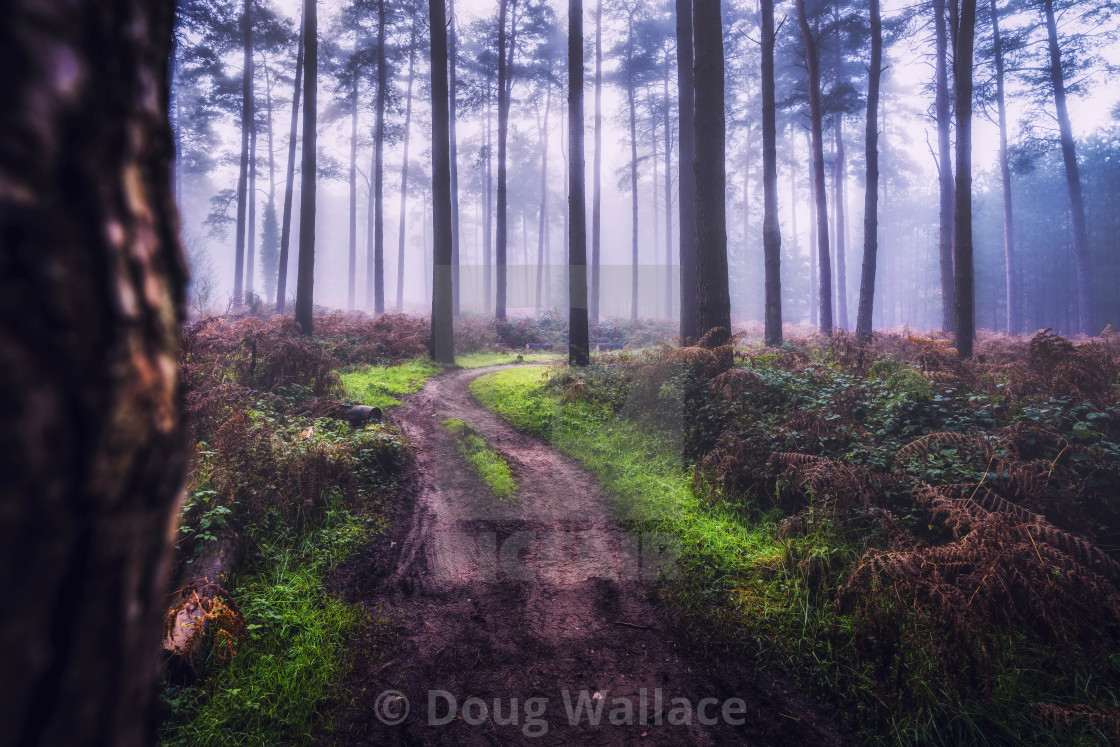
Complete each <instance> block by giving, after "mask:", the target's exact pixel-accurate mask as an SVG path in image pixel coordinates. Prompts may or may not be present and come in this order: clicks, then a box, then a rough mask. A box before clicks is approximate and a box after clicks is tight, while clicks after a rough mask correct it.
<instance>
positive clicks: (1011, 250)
mask: <svg viewBox="0 0 1120 747" xmlns="http://www.w3.org/2000/svg"><path fill="white" fill-rule="evenodd" d="M989 8H990V11H991V14H992V42H993V44H994V49H993V54H994V57H995V63H996V109H997V111H998V113H999V174H1000V182H1001V184H1002V186H1003V257H1004V264H1005V267H1006V278H1007V332H1008V334H1012V335H1016V334H1019V332H1020V330H1021V329H1022V318H1021V312H1020V310H1019V306H1020V303H1019V285H1018V282H1017V281H1016V279H1015V275H1016V272H1015V211H1014V203H1013V200H1012V197H1011V163H1010V161H1011V159H1010V158H1009V157H1008V149H1007V100H1006V96H1005V94H1004V77H1005V70H1004V59H1003V35H1002V34H1001V33H1000V28H999V8H998V7H997V4H996V0H990V1H989Z"/></svg>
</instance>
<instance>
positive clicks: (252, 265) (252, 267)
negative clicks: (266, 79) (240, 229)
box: [245, 93, 257, 294]
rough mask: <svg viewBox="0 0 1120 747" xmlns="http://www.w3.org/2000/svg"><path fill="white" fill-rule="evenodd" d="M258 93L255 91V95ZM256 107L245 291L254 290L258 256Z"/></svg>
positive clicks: (251, 144) (251, 133) (251, 131)
mask: <svg viewBox="0 0 1120 747" xmlns="http://www.w3.org/2000/svg"><path fill="white" fill-rule="evenodd" d="M255 95H256V94H255V93H254V96H255ZM256 116H257V115H256V107H254V111H253V122H252V124H251V125H250V126H249V221H248V223H249V225H248V227H247V228H246V236H245V238H246V240H247V242H246V243H247V244H248V246H247V247H246V250H245V293H246V294H250V293H252V292H253V286H254V283H253V278H254V275H255V273H256V257H257V120H256Z"/></svg>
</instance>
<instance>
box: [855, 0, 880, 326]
mask: <svg viewBox="0 0 1120 747" xmlns="http://www.w3.org/2000/svg"><path fill="white" fill-rule="evenodd" d="M870 4H871V67H870V68H869V69H868V75H867V133H866V144H867V151H866V161H867V180H866V181H867V183H866V185H865V187H864V202H863V276H862V278H861V282H860V286H859V311H858V312H857V317H856V337H858V338H859V339H861V340H870V339H871V326H872V321H871V320H872V318H873V317H872V314H873V313H874V310H875V269H876V267H875V266H876V260H877V255H878V252H879V78H880V76H881V75H882V72H883V19H882V18H881V16H880V14H879V0H870Z"/></svg>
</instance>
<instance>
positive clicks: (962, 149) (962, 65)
mask: <svg viewBox="0 0 1120 747" xmlns="http://www.w3.org/2000/svg"><path fill="white" fill-rule="evenodd" d="M1047 2H1049V0H1047ZM975 35H976V0H961V7H960V25H959V26H958V30H957V35H956V36H957V43H956V49H955V54H954V55H953V81H954V84H955V85H954V88H955V89H956V96H957V100H956V105H957V106H956V108H957V190H956V191H957V212H956V217H955V219H954V223H955V224H956V225H955V229H954V241H953V249H954V254H955V275H956V302H957V307H956V309H957V314H956V322H957V327H956V330H957V339H956V343H957V351H958V352H959V353H960V355H961V357H962V358H971V357H972V342H973V339H974V338H975V336H976V320H975V309H974V298H973V277H972V272H973V270H972V57H973V46H974V41H975Z"/></svg>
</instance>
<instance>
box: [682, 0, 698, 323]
mask: <svg viewBox="0 0 1120 747" xmlns="http://www.w3.org/2000/svg"><path fill="white" fill-rule="evenodd" d="M676 6H677V106H678V109H679V119H680V124H679V126H678V128H677V137H678V139H679V141H680V146H679V147H678V149H677V164H678V166H677V172H678V173H677V199H678V201H679V207H680V241H679V242H678V245H679V246H680V264H681V344H682V345H683V344H687V343H688V341H689V340H691V341H693V342H696V341H697V340H699V338H700V332H699V325H698V323H697V320H696V308H697V300H696V294H697V287H696V284H697V277H696V261H697V255H696V172H695V170H694V168H693V164H694V163H695V161H696V128H695V122H696V104H695V95H696V86H695V78H694V72H693V69H692V65H693V56H694V55H693V50H694V46H695V45H694V44H693V39H692V0H676Z"/></svg>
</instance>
